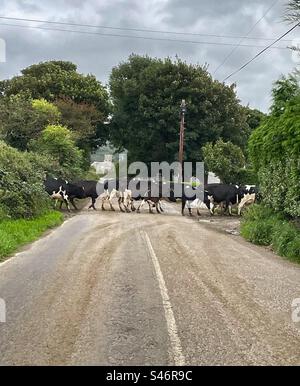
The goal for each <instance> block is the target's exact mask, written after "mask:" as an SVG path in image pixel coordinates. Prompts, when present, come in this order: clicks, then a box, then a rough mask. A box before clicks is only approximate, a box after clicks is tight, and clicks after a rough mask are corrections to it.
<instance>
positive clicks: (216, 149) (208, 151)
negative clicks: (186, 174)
mask: <svg viewBox="0 0 300 386" xmlns="http://www.w3.org/2000/svg"><path fill="white" fill-rule="evenodd" d="M202 153H203V156H204V162H205V165H206V169H207V170H209V171H211V172H214V173H215V174H216V175H217V176H218V177H219V178H220V179H221V181H222V182H224V183H237V182H238V179H239V173H240V170H241V169H242V168H243V167H244V166H245V157H244V154H243V151H242V149H241V148H240V147H238V146H236V145H234V144H232V143H231V142H224V141H222V140H221V139H219V140H218V141H217V142H216V143H215V144H212V143H207V144H206V145H205V146H204V147H203V148H202Z"/></svg>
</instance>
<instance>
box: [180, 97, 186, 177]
mask: <svg viewBox="0 0 300 386" xmlns="http://www.w3.org/2000/svg"><path fill="white" fill-rule="evenodd" d="M185 113H186V103H185V100H184V99H182V101H181V105H180V133H179V163H180V165H181V180H182V177H183V154H184V129H185V127H184V125H185Z"/></svg>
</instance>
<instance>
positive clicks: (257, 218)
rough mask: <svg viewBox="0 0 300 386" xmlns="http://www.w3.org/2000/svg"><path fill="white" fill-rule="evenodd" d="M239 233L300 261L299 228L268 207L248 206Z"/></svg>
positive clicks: (279, 253) (292, 259) (255, 242)
mask: <svg viewBox="0 0 300 386" xmlns="http://www.w3.org/2000/svg"><path fill="white" fill-rule="evenodd" d="M241 234H242V236H243V237H245V239H247V240H249V241H251V242H252V243H254V244H258V245H267V246H271V247H272V249H273V250H274V252H275V253H277V254H278V255H280V256H283V257H286V258H288V259H289V260H291V261H294V262H298V263H300V229H299V228H297V227H296V225H294V224H293V223H291V222H290V221H288V220H287V219H286V218H285V217H284V216H283V215H281V214H277V213H275V212H274V211H273V210H272V209H270V208H266V207H264V206H262V205H253V206H252V207H250V208H249V209H248V210H247V211H246V212H245V214H244V218H243V221H242V225H241Z"/></svg>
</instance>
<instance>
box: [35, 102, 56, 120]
mask: <svg viewBox="0 0 300 386" xmlns="http://www.w3.org/2000/svg"><path fill="white" fill-rule="evenodd" d="M32 107H33V110H35V111H36V112H37V113H38V114H39V115H40V116H41V118H42V117H43V116H44V117H45V118H44V119H45V122H47V123H49V124H50V123H58V122H59V121H60V117H61V114H60V111H59V109H58V108H57V107H56V106H55V105H54V104H53V103H50V102H47V101H46V99H44V98H42V99H34V100H33V101H32Z"/></svg>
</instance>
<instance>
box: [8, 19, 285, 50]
mask: <svg viewBox="0 0 300 386" xmlns="http://www.w3.org/2000/svg"><path fill="white" fill-rule="evenodd" d="M1 25H2V26H8V27H17V28H29V29H39V30H46V31H58V32H69V33H79V34H85V35H98V36H103V37H119V38H130V39H142V40H157V41H168V42H175V43H191V44H208V45H217V46H234V45H235V44H234V43H219V42H207V41H197V40H181V39H171V38H156V37H150V36H137V35H125V34H110V33H101V32H91V31H79V30H70V29H61V28H49V27H39V26H28V25H18V24H9V23H0V26H1ZM240 47H248V48H262V47H264V46H261V45H252V44H241V45H240ZM273 48H274V49H281V50H285V49H287V47H281V46H276V47H273Z"/></svg>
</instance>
